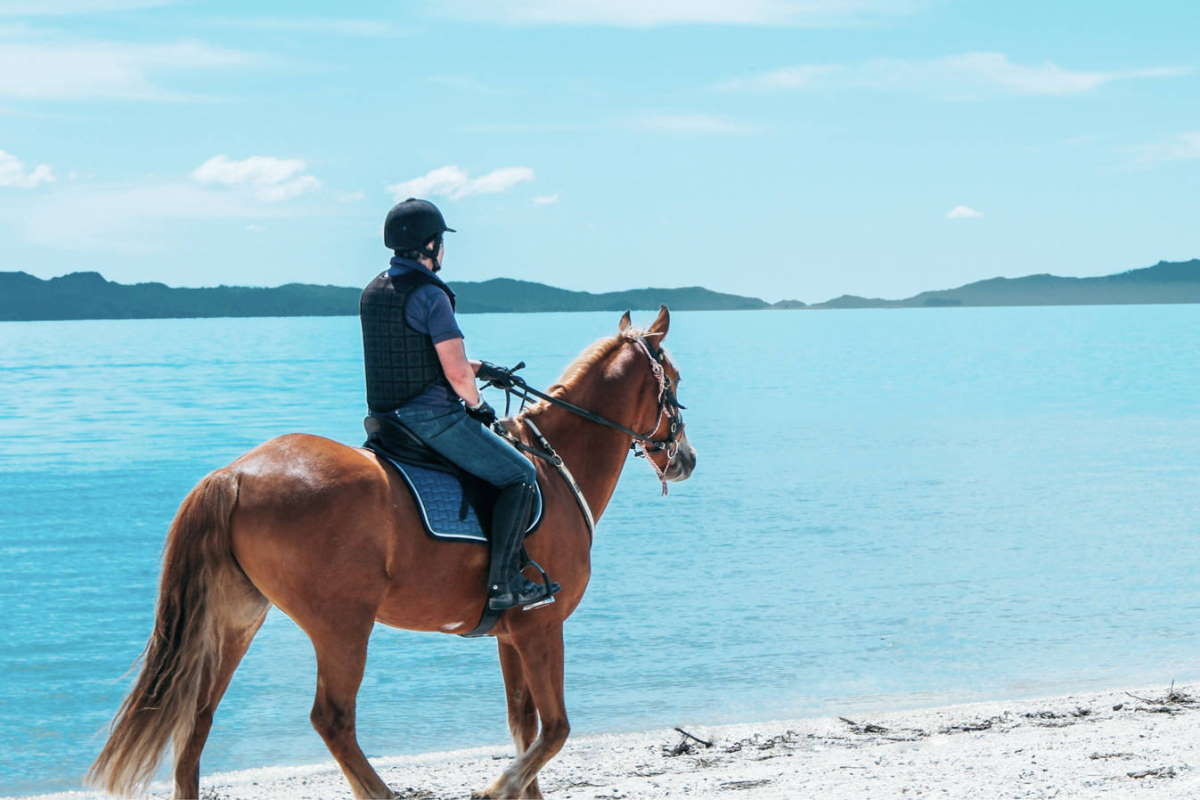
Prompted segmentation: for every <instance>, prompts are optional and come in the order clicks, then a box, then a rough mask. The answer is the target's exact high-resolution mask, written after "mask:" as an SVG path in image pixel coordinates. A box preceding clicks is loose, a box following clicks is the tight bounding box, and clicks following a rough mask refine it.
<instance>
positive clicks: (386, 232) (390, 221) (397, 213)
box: [383, 197, 456, 261]
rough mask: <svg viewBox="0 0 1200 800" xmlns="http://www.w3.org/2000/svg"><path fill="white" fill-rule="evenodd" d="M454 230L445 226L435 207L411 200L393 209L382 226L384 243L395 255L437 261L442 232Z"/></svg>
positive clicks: (414, 199)
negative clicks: (411, 255)
mask: <svg viewBox="0 0 1200 800" xmlns="http://www.w3.org/2000/svg"><path fill="white" fill-rule="evenodd" d="M445 231H450V232H451V233H455V232H456V231H455V230H454V228H450V227H447V226H446V219H445V217H443V216H442V212H441V211H439V210H438V207H437V206H435V205H434V204H433V203H431V202H429V201H428V200H418V199H417V198H415V197H410V198H408V199H407V200H405V201H404V202H402V203H397V204H396V205H394V206H392V210H391V211H389V212H388V215H387V219H386V220H384V223H383V243H384V245H386V246H387V247H389V248H390V249H392V250H395V251H396V252H397V253H408V252H413V253H419V254H421V255H424V256H426V257H427V258H431V259H434V260H435V261H436V259H437V251H438V246H439V245H440V244H441V242H442V233H444V232H445Z"/></svg>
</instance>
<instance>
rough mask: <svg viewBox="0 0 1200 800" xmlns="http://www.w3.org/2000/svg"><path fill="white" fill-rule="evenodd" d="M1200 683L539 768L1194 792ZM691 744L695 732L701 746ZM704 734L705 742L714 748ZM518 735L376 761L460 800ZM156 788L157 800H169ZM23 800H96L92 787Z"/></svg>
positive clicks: (291, 779)
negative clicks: (506, 739) (499, 743)
mask: <svg viewBox="0 0 1200 800" xmlns="http://www.w3.org/2000/svg"><path fill="white" fill-rule="evenodd" d="M1196 712H1200V687H1196V688H1192V687H1189V686H1175V687H1173V689H1172V688H1168V687H1163V686H1158V687H1152V688H1142V689H1130V690H1108V691H1089V692H1075V693H1071V694H1063V695H1057V696H1053V697H1043V698H1036V699H1024V700H1004V701H987V702H972V703H963V704H957V705H946V706H939V707H933V708H925V709H913V710H903V711H888V712H878V713H867V712H850V711H847V712H846V714H847V716H845V717H837V716H834V717H813V718H804V719H791V720H779V721H775V722H754V723H735V724H720V725H700V724H696V725H692V726H684V727H683V729H684V730H686V731H687V732H688V733H689V734H691V735H692V737H693V738H689V737H688V736H685V735H682V734H681V733H680V732H679V731H678V729H673V728H671V727H663V728H658V729H652V730H646V731H641V732H637V733H613V734H598V735H580V736H573V737H572V738H571V739H569V740H568V741H567V744H566V746H565V747H564V748H563V751H562V752H561V753H559V755H558V756H557V757H556V758H554V759H553V760H552V761H551V762H550V763H549V764H548V765H547V766H546V768H545V769H544V770H543V771H542V775H541V786H542V790H543V792H544V793H545V795H546V797H547V798H562V800H594V799H595V798H613V799H614V800H620V799H621V798H631V799H632V798H668V797H672V798H673V797H715V796H727V795H728V796H732V797H739V798H748V799H749V800H755V799H760V798H761V799H766V798H771V799H775V798H778V799H780V800H782V798H795V797H820V798H829V799H830V800H840V799H843V798H844V799H845V800H850V798H865V797H880V798H890V797H927V796H946V797H967V796H972V797H973V798H991V797H996V798H999V797H1006V798H1007V797H1021V798H1050V797H1055V798H1091V797H1096V796H1099V795H1103V794H1112V795H1114V796H1118V797H1129V796H1135V795H1139V794H1141V793H1143V792H1147V791H1152V792H1154V796H1155V797H1160V798H1161V797H1194V796H1200V769H1198V767H1200V726H1197V725H1196V724H1195V720H1194V718H1193V717H1194V715H1195V713H1196ZM698 740H702V742H701V741H698ZM705 743H707V745H706V744H705ZM512 755H513V751H512V748H511V745H507V746H483V747H473V748H469V749H464V750H453V751H443V752H431V753H421V754H415V755H403V756H388V757H381V758H373V759H371V762H372V764H374V765H375V767H376V769H377V770H378V771H379V773H380V775H381V776H382V777H383V779H384V780H385V781H387V782H388V784H389V785H390V786H391V788H392V790H393V791H395V792H396V793H397V795H398V796H399V797H401V798H408V799H410V800H449V799H450V798H466V797H468V796H469V795H470V792H471V791H472V790H476V789H479V788H481V787H483V786H485V785H487V784H488V783H489V782H490V781H491V780H492V779H493V778H494V777H495V776H496V774H498V773H499V772H500V771H501V770H502V769H503V768H504V767H505V765H506V764H507V762H508V760H509V759H510V758H511V757H512ZM169 793H170V786H168V785H167V784H161V783H156V784H155V785H154V787H153V788H152V790H151V792H150V795H149V796H151V797H164V796H169ZM201 793H202V795H203V797H204V798H206V800H268V798H296V799H297V800H305V799H307V798H311V799H312V800H317V799H318V798H333V797H336V798H349V797H350V796H351V795H350V791H349V788H348V786H347V784H346V782H345V780H344V778H343V777H342V774H341V772H340V771H339V770H338V769H337V767H336V766H335V765H334V764H333V762H332V761H327V762H325V763H321V764H313V765H307V766H295V767H262V768H257V769H249V770H239V771H236V772H225V773H216V774H210V775H203V774H202V776H201ZM24 797H25V798H26V800H92V799H93V798H97V799H98V798H101V797H104V795H100V794H97V793H95V792H88V791H68V792H61V793H55V794H42V795H32V796H31V795H25V796H24Z"/></svg>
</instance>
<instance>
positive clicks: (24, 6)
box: [0, 0, 172, 17]
mask: <svg viewBox="0 0 1200 800" xmlns="http://www.w3.org/2000/svg"><path fill="white" fill-rule="evenodd" d="M171 2H172V0H0V17H26V16H28V17H34V16H64V15H67V14H97V13H103V12H105V11H129V10H132V9H137V8H156V7H158V6H165V5H170V4H171Z"/></svg>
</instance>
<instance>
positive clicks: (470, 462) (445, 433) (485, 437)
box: [392, 406, 537, 489]
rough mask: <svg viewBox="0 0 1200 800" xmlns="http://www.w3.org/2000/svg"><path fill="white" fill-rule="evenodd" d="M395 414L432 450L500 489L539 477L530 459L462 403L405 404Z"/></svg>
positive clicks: (531, 482)
mask: <svg viewBox="0 0 1200 800" xmlns="http://www.w3.org/2000/svg"><path fill="white" fill-rule="evenodd" d="M392 414H393V416H395V418H396V419H397V420H399V421H400V422H401V423H402V424H403V425H404V427H406V428H408V429H409V430H410V431H412V432H413V433H414V434H415V435H416V436H417V438H419V439H420V440H421V441H423V442H425V444H427V445H429V447H431V448H432V449H433V450H436V451H437V452H438V453H439V454H441V455H442V456H443V457H445V458H446V459H448V460H449V461H451V462H453V463H454V464H456V465H457V466H459V467H460V468H462V469H463V470H464V471H466V472H469V473H471V474H472V475H474V476H475V477H477V478H479V479H480V480H483V481H487V482H488V483H490V484H491V485H493V486H495V487H496V488H498V489H503V488H506V487H508V486H515V485H516V484H518V483H528V484H530V485H533V484H534V483H535V482H536V480H537V470H536V469H535V468H534V466H533V464H532V463H531V462H530V461H529V459H527V458H526V457H525V456H524V455H522V454H521V452H520V451H518V450H517V449H516V448H515V447H513V446H512V445H510V444H509V443H508V442H506V441H504V440H503V439H501V438H500V437H499V436H497V435H496V434H494V433H492V431H490V430H489V429H487V428H485V427H483V425H481V424H480V423H479V422H478V421H477V420H474V419H472V418H471V417H469V416H467V412H466V411H464V410H463V408H462V406H457V407H454V408H451V409H449V410H446V409H445V408H422V407H420V406H402V407H400V408H397V409H396V410H395V411H393V412H392Z"/></svg>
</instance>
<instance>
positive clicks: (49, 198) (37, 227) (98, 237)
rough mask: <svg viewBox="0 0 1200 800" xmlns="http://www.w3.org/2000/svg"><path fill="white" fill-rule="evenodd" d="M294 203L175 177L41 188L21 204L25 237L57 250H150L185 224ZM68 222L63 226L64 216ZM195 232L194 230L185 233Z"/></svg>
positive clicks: (285, 208) (277, 210)
mask: <svg viewBox="0 0 1200 800" xmlns="http://www.w3.org/2000/svg"><path fill="white" fill-rule="evenodd" d="M296 213H300V212H297V211H295V210H294V206H289V205H278V204H269V203H262V202H259V201H258V200H256V199H254V198H253V197H251V196H249V195H247V194H245V193H243V192H230V191H223V190H220V189H213V188H208V187H205V186H200V185H198V184H196V183H189V182H185V181H174V182H166V183H152V184H142V185H96V184H74V185H65V186H64V187H63V188H62V189H60V190H57V191H52V192H46V193H39V194H37V195H35V199H34V200H33V201H32V202H30V203H29V204H28V205H27V207H26V208H25V209H24V213H23V218H22V219H21V223H22V224H23V226H24V229H25V235H26V237H27V238H28V240H29V241H30V242H31V243H33V244H36V245H39V246H43V247H47V248H52V249H55V250H69V251H105V252H118V253H129V254H140V253H153V252H157V251H160V250H162V249H164V248H166V247H170V246H171V245H172V243H173V242H175V241H177V240H178V236H179V233H178V232H179V231H180V230H181V229H182V226H183V225H184V224H191V223H195V222H197V221H202V222H203V221H210V222H211V221H221V220H236V221H238V222H239V223H240V224H241V225H247V224H250V225H252V224H254V223H253V220H262V219H272V218H280V217H287V216H294V215H295V214H296ZM64 219H69V220H71V224H70V225H67V226H65V227H64V226H63V220H64ZM189 235H194V232H193V233H191V234H189Z"/></svg>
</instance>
